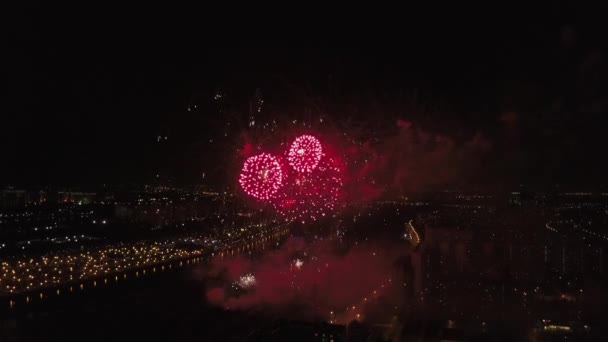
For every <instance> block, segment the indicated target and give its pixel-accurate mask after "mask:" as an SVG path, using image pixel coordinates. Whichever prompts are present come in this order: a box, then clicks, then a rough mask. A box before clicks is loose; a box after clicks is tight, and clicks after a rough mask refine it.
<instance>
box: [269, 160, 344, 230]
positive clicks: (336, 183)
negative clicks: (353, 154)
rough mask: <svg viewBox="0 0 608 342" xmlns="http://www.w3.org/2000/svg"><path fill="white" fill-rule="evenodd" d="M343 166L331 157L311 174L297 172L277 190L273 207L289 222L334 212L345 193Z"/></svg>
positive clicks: (303, 221)
mask: <svg viewBox="0 0 608 342" xmlns="http://www.w3.org/2000/svg"><path fill="white" fill-rule="evenodd" d="M341 170H342V169H341V168H340V167H339V166H338V165H337V163H335V161H334V160H333V159H331V158H325V159H323V160H321V162H320V163H319V165H318V167H317V169H316V170H315V171H314V172H312V173H307V174H297V175H292V177H290V181H289V182H288V183H287V184H286V185H285V187H283V188H282V189H281V191H279V193H277V195H276V196H275V198H274V199H273V201H272V202H273V206H274V208H275V209H276V210H277V212H279V213H280V214H281V215H282V216H283V217H284V218H285V219H287V220H289V221H300V222H302V223H306V222H308V221H316V220H317V219H320V218H323V217H326V216H328V215H331V214H332V213H333V212H334V211H335V209H336V206H337V205H338V202H339V200H340V198H341V195H342V172H341Z"/></svg>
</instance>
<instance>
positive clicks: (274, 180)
mask: <svg viewBox="0 0 608 342" xmlns="http://www.w3.org/2000/svg"><path fill="white" fill-rule="evenodd" d="M239 183H240V184H241V187H242V188H243V190H244V191H245V192H246V193H247V194H248V195H250V196H253V197H255V198H259V199H262V200H266V199H270V198H272V197H273V195H274V194H275V193H276V192H277V191H278V190H279V189H280V188H281V186H282V185H283V171H282V170H281V165H280V164H279V162H278V160H277V159H276V158H275V157H274V156H272V155H270V154H267V153H262V154H258V155H256V156H253V157H250V158H248V159H247V160H246V161H245V164H244V165H243V169H242V170H241V174H240V176H239Z"/></svg>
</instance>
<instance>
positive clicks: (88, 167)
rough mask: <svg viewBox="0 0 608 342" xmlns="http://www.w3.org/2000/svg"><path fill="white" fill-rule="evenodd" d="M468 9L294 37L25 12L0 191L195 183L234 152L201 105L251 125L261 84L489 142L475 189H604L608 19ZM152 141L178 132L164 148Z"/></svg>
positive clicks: (276, 102)
mask: <svg viewBox="0 0 608 342" xmlns="http://www.w3.org/2000/svg"><path fill="white" fill-rule="evenodd" d="M464 12H466V13H468V14H467V15H460V14H458V15H456V14H454V15H452V14H450V15H449V17H450V20H443V18H442V16H441V17H440V16H437V17H433V18H432V19H430V20H428V21H425V22H424V24H418V23H416V24H413V23H408V24H404V23H403V22H401V21H394V20H392V19H391V20H384V24H382V25H377V26H376V25H372V24H371V18H367V20H364V21H362V22H359V24H358V25H352V26H353V29H349V27H351V26H350V25H351V24H355V23H353V22H352V21H350V20H349V21H350V22H349V26H346V25H339V23H338V22H333V21H332V20H327V21H324V24H325V23H327V22H333V23H334V24H335V28H334V29H325V26H323V29H320V28H319V27H316V29H311V30H310V31H309V30H307V29H305V28H304V29H303V28H302V27H299V29H298V30H296V31H297V33H294V34H292V33H291V31H289V30H288V29H285V30H279V29H276V28H275V29H274V30H273V29H272V25H270V24H269V23H266V25H265V29H268V31H270V32H273V34H272V35H270V34H266V33H265V32H266V30H261V29H260V30H259V31H258V30H247V29H242V30H228V29H226V26H230V24H229V23H226V22H221V21H219V20H217V21H213V22H210V21H209V20H208V19H209V18H210V17H212V16H213V15H211V14H210V13H205V15H202V16H201V17H200V18H199V20H200V21H201V22H200V25H196V24H197V22H196V21H193V22H190V23H189V24H191V25H192V26H194V28H188V29H185V30H184V31H180V30H179V29H177V28H173V29H165V26H164V25H155V26H153V28H150V29H148V28H147V25H146V24H150V22H155V21H154V20H151V19H147V20H144V21H146V23H145V24H144V23H142V24H141V25H140V24H138V23H136V22H133V21H131V20H126V19H125V18H123V19H122V20H121V23H122V22H128V23H129V25H125V27H124V28H123V26H122V25H118V24H116V22H115V21H112V20H107V21H105V20H104V21H102V20H99V19H95V20H92V19H91V18H88V17H80V18H79V19H78V20H76V21H75V22H71V21H63V20H58V19H57V18H56V17H52V16H46V15H44V14H43V13H44V12H43V11H40V12H38V11H35V10H31V11H30V10H29V9H28V10H23V11H21V12H20V13H19V14H16V15H15V17H14V18H12V20H9V25H8V27H9V29H8V31H7V34H8V38H9V39H8V43H7V45H8V46H7V47H8V48H7V49H4V53H3V55H4V56H5V57H8V59H7V60H6V61H5V62H4V63H2V67H1V68H2V69H3V70H2V74H3V79H4V83H5V85H6V88H5V89H6V90H5V91H3V95H4V96H3V100H2V104H1V105H0V106H1V108H2V109H1V110H2V113H3V114H2V119H1V121H0V122H1V132H2V134H1V136H0V143H1V153H2V160H3V166H2V168H0V184H2V185H11V184H13V185H21V186H36V185H38V186H39V185H47V184H61V185H95V184H100V183H111V184H115V183H126V182H135V183H145V182H146V181H147V180H148V179H149V178H150V176H151V174H152V173H153V172H152V171H151V170H152V169H154V167H155V166H156V165H158V164H159V162H160V163H163V164H164V167H165V168H166V169H170V170H173V171H171V174H172V175H173V179H174V180H175V181H176V182H178V183H179V182H182V183H193V182H197V181H199V180H200V179H198V178H197V177H199V175H200V173H201V172H202V171H203V170H210V169H214V165H218V158H223V157H224V156H225V154H229V153H231V150H230V151H229V149H228V147H226V146H224V145H222V143H221V142H217V143H216V144H218V145H217V146H213V148H212V149H213V151H210V152H209V153H208V154H206V153H205V151H206V149H208V147H205V145H203V142H205V141H207V140H208V137H209V135H212V134H214V133H215V132H216V130H217V127H218V123H221V122H222V120H223V117H222V116H221V114H218V113H217V111H214V110H213V108H212V107H211V106H210V105H208V104H207V101H208V102H211V99H212V96H213V94H214V93H215V92H216V91H217V89H222V90H225V91H227V92H228V93H229V94H231V101H232V102H231V104H230V106H231V108H232V111H233V112H239V110H240V111H242V112H243V113H242V115H243V116H246V108H248V107H247V103H248V101H249V99H250V98H251V97H252V96H253V94H255V92H256V89H258V88H259V89H261V91H262V93H263V94H264V98H265V99H267V100H266V101H267V102H268V103H269V104H270V105H271V106H274V108H275V112H273V113H276V112H277V111H280V110H281V108H289V110H287V109H286V110H285V113H287V114H285V115H286V116H289V115H290V114H289V113H290V110H292V109H293V107H297V106H298V104H300V103H302V102H304V103H306V101H302V100H301V98H302V97H306V98H307V99H315V101H317V102H318V103H321V106H322V110H323V111H324V112H327V113H330V114H329V116H331V118H332V120H333V122H345V121H349V120H350V121H359V122H363V123H365V122H368V121H379V122H381V123H382V124H383V125H386V126H387V127H396V119H402V120H407V121H408V122H412V123H413V124H414V125H415V126H416V127H420V128H421V129H424V131H426V132H432V134H437V135H441V136H447V137H450V139H453V140H454V141H455V142H456V143H459V144H465V143H466V141H469V140H470V139H471V137H474V136H475V135H476V134H478V135H480V136H483V137H484V139H485V140H487V141H488V144H489V145H491V150H490V152H489V153H486V154H484V155H483V156H481V157H479V159H478V160H475V163H476V164H477V165H478V168H477V169H476V170H475V172H472V173H471V175H470V178H472V179H469V180H468V181H469V182H473V183H475V182H477V181H478V182H480V183H486V184H503V183H504V184H520V183H524V184H530V185H532V186H535V185H539V186H540V185H542V186H547V185H552V184H555V183H559V184H567V185H573V186H585V187H589V186H592V187H593V186H597V185H602V184H605V183H606V181H605V180H604V175H605V174H606V172H607V171H608V162H607V161H606V158H605V155H606V153H605V152H604V150H605V147H606V145H607V144H606V140H605V130H606V127H607V126H606V124H607V123H608V119H607V114H608V113H607V112H608V90H607V89H608V65H607V61H606V58H607V56H606V53H607V50H606V48H607V46H606V45H607V44H608V40H606V39H605V35H603V30H602V21H603V18H602V11H599V10H598V9H592V8H589V9H584V10H578V11H576V12H572V11H570V10H569V9H568V8H546V9H544V10H543V11H541V12H540V13H539V14H533V15H530V16H529V18H528V19H530V20H520V19H518V18H515V17H512V16H510V14H509V13H506V12H505V13H503V14H504V15H505V16H506V17H507V18H506V19H503V18H501V19H500V20H498V18H494V16H498V15H499V14H498V13H496V12H492V14H491V15H490V14H487V15H486V16H483V17H484V22H479V23H477V22H472V21H471V19H472V18H474V17H475V18H477V17H478V16H477V15H473V13H471V12H467V11H464ZM603 13H605V12H603ZM283 19H285V18H283ZM327 19H329V18H327ZM377 19H383V17H379V18H377ZM495 19H496V20H495ZM540 19H542V20H540ZM159 20H160V19H159ZM160 21H163V22H164V24H165V25H167V26H179V27H181V26H182V25H178V24H181V20H178V19H177V18H172V19H167V20H160ZM237 21H238V20H237ZM286 21H289V20H286ZM353 21H354V20H353ZM403 21H406V20H405V19H403ZM313 22H314V21H313ZM386 22H390V24H387V23H386ZM541 22H542V24H540V23H541ZM102 24H103V25H102ZM220 24H222V25H220ZM241 24H243V25H245V26H247V25H249V21H247V22H245V21H244V22H242V23H241ZM294 26H296V25H294ZM370 26H374V28H373V29H370V28H369V27H370ZM281 27H282V26H281ZM81 28H82V29H81ZM89 29H90V30H89ZM262 31H264V33H262ZM277 31H283V32H277ZM281 34H285V36H284V37H281V36H280V35H281ZM330 84H331V85H332V86H330ZM332 87H333V88H332ZM332 89H334V90H332ZM335 89H337V90H335ZM193 104H198V105H199V106H200V109H198V110H196V111H194V112H192V111H190V112H189V111H188V110H187V108H188V106H191V105H193ZM353 107H357V108H359V110H353V109H352V108H353ZM378 112H382V113H384V114H381V115H377V113H378ZM272 115H275V114H272ZM158 135H162V136H164V135H167V136H169V138H170V145H169V146H170V147H169V148H168V149H167V150H166V151H165V152H164V154H162V153H161V152H159V148H158V146H157V144H155V141H156V139H157V136H158ZM201 153H202V154H203V155H200V154H201ZM220 164H221V163H220ZM180 170H181V171H180ZM224 181H225V180H224ZM220 182H221V180H220Z"/></svg>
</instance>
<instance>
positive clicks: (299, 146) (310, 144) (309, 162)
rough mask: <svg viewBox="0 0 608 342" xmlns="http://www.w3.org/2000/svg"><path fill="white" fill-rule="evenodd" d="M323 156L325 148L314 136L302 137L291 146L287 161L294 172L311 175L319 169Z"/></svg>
mask: <svg viewBox="0 0 608 342" xmlns="http://www.w3.org/2000/svg"><path fill="white" fill-rule="evenodd" d="M322 156H323V148H322V147H321V143H320V142H319V140H318V139H317V138H315V137H313V136H312V135H301V136H299V137H297V138H296V140H294V142H293V143H292V144H291V147H290V148H289V151H288V153H287V160H288V161H289V165H291V167H293V168H294V170H296V171H298V172H302V173H310V172H312V171H313V170H314V169H315V167H317V165H318V164H319V161H320V160H321V157H322Z"/></svg>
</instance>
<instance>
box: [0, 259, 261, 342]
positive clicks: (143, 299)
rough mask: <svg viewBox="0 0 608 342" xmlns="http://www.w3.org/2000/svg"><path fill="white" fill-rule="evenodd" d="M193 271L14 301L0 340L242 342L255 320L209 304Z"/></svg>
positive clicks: (1, 317)
mask: <svg viewBox="0 0 608 342" xmlns="http://www.w3.org/2000/svg"><path fill="white" fill-rule="evenodd" d="M197 267H205V265H204V263H202V264H199V265H197V266H190V267H186V268H180V269H173V270H167V271H165V272H159V274H155V275H151V276H148V277H143V278H138V279H128V280H126V281H122V282H119V283H114V282H109V283H108V285H104V284H103V282H101V283H100V284H99V285H98V286H97V287H96V288H89V289H85V290H84V291H80V290H79V289H75V290H74V292H73V293H69V292H67V293H62V294H61V295H59V296H57V295H48V296H47V297H45V298H44V299H43V300H40V299H39V298H38V297H33V298H32V299H31V301H30V303H29V304H25V303H24V302H21V303H17V304H16V305H15V307H14V308H12V309H6V308H5V309H4V310H3V311H2V313H1V314H0V341H2V342H4V341H116V340H118V341H123V340H133V341H217V340H228V341H242V340H245V339H246V337H247V335H248V334H249V333H250V332H251V331H252V330H254V329H255V327H256V325H258V323H259V322H258V321H257V320H258V319H257V318H255V317H250V316H248V315H247V313H242V312H227V311H224V310H222V309H219V308H215V307H213V306H211V305H209V304H208V303H207V302H206V299H205V284H204V281H203V280H200V279H196V277H195V274H196V272H195V270H196V268H197Z"/></svg>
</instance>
